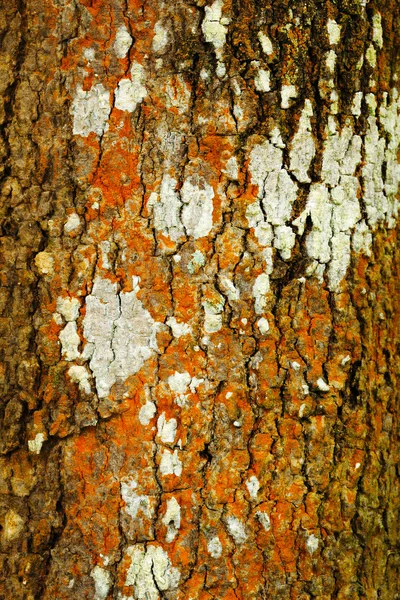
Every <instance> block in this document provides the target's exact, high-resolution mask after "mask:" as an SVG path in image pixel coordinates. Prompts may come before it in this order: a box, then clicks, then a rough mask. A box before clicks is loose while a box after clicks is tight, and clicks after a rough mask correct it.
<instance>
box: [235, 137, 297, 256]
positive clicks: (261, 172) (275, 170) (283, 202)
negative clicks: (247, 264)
mask: <svg viewBox="0 0 400 600" xmlns="http://www.w3.org/2000/svg"><path fill="white" fill-rule="evenodd" d="M249 171H250V174H251V179H252V183H253V184H255V185H257V187H258V197H259V199H260V201H261V205H262V208H263V211H261V206H260V207H259V210H257V207H254V206H252V208H250V207H248V209H247V211H249V210H250V211H251V212H250V213H249V212H247V213H246V216H247V218H248V221H249V225H250V226H251V227H255V230H256V235H257V237H258V236H259V235H261V236H263V237H265V238H266V241H268V238H269V237H270V233H269V232H270V231H272V230H273V245H274V246H275V248H277V249H278V250H279V252H280V254H281V256H282V258H283V259H284V260H287V259H289V258H290V256H291V251H292V248H293V246H294V244H295V234H294V232H293V230H292V229H291V227H290V226H289V225H288V222H289V221H290V218H291V214H292V205H293V203H294V201H295V199H296V196H297V185H296V183H294V181H293V180H292V179H291V177H290V175H289V173H288V172H287V170H286V169H285V168H283V150H282V143H281V138H280V136H277V135H276V134H275V139H274V138H273V137H272V134H271V141H268V140H267V141H265V142H264V143H263V144H258V145H256V146H254V148H253V149H252V151H251V152H250V164H249ZM249 217H250V218H249ZM263 245H266V244H263Z"/></svg>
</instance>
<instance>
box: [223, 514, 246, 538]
mask: <svg viewBox="0 0 400 600" xmlns="http://www.w3.org/2000/svg"><path fill="white" fill-rule="evenodd" d="M226 525H227V527H228V531H229V533H230V534H231V536H232V537H233V539H234V540H235V542H236V543H237V544H243V543H244V542H245V541H246V540H247V533H246V529H245V526H244V524H243V523H242V521H240V520H239V519H238V518H237V517H234V516H233V515H229V516H228V517H227V518H226Z"/></svg>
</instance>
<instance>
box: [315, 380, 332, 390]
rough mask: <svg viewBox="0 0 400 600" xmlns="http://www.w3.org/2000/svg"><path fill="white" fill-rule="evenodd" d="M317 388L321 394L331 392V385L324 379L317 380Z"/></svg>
mask: <svg viewBox="0 0 400 600" xmlns="http://www.w3.org/2000/svg"><path fill="white" fill-rule="evenodd" d="M317 387H318V389H319V390H320V391H321V392H329V390H330V387H329V385H328V384H327V383H326V382H325V381H324V380H323V379H322V377H320V378H319V379H318V380H317Z"/></svg>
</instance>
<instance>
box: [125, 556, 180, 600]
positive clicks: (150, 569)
mask: <svg viewBox="0 0 400 600" xmlns="http://www.w3.org/2000/svg"><path fill="white" fill-rule="evenodd" d="M126 555H127V556H129V557H130V559H131V564H130V567H129V569H128V572H127V574H126V580H125V585H126V586H132V587H133V598H134V599H135V600H159V598H160V592H168V591H171V590H175V589H176V588H177V587H178V583H179V580H180V572H179V571H178V569H176V568H175V567H173V566H172V564H171V561H170V559H169V556H168V554H167V552H166V551H165V550H164V549H163V548H161V547H160V546H154V545H147V546H144V545H143V544H136V545H135V546H130V547H129V548H128V549H127V551H126Z"/></svg>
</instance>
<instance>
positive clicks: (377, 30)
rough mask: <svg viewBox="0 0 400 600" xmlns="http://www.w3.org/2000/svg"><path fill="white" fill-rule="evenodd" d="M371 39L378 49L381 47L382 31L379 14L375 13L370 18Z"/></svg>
mask: <svg viewBox="0 0 400 600" xmlns="http://www.w3.org/2000/svg"><path fill="white" fill-rule="evenodd" d="M372 26H373V28H372V39H373V41H374V42H375V44H376V45H377V46H378V48H382V46H383V30H382V17H381V13H379V12H376V13H375V14H374V16H373V17H372Z"/></svg>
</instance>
